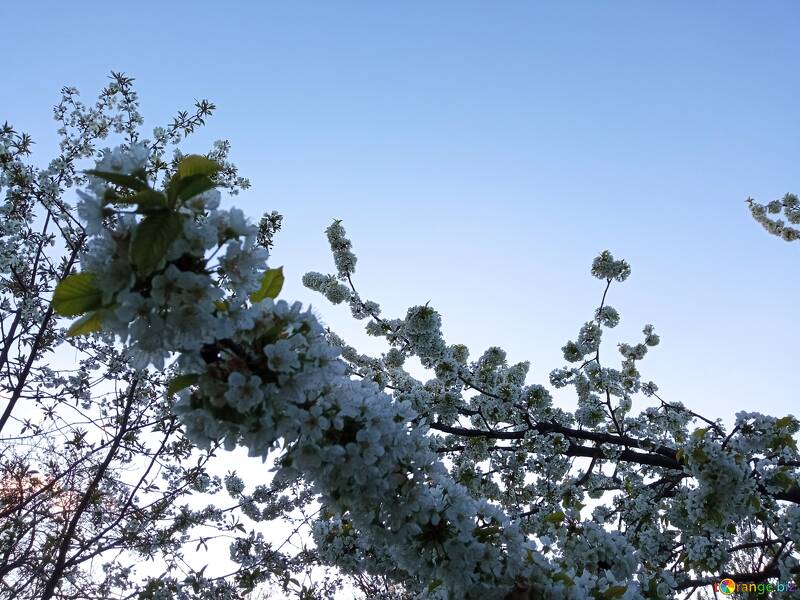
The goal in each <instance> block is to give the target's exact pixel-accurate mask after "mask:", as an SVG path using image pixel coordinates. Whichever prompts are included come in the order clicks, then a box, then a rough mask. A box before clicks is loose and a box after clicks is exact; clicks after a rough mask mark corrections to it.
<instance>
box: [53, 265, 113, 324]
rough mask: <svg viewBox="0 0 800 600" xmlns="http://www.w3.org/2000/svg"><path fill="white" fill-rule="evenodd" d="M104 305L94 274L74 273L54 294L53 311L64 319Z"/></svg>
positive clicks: (66, 278) (62, 281)
mask: <svg viewBox="0 0 800 600" xmlns="http://www.w3.org/2000/svg"><path fill="white" fill-rule="evenodd" d="M101 305H102V294H101V293H100V290H99V289H98V287H97V285H96V283H95V276H94V273H88V272H85V273H74V274H72V275H69V276H68V277H65V278H64V279H62V280H61V281H60V282H59V283H58V285H57V286H56V289H55V291H54V292H53V310H54V311H55V312H56V313H57V314H59V315H61V316H62V317H76V316H78V315H82V314H83V313H85V312H87V311H89V310H95V309H97V308H100V306H101Z"/></svg>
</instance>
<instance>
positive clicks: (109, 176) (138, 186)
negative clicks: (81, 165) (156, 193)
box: [84, 169, 148, 192]
mask: <svg viewBox="0 0 800 600" xmlns="http://www.w3.org/2000/svg"><path fill="white" fill-rule="evenodd" d="M84 173H86V174H87V175H92V176H94V177H97V178H98V179H102V180H103V181H108V182H109V183H113V184H114V185H118V186H120V187H124V188H128V189H129V190H135V191H137V192H138V191H140V190H146V189H147V188H148V186H147V182H146V181H142V180H141V179H139V178H138V177H134V176H133V175H125V174H124V173H112V172H110V171H98V170H97V169H89V170H88V171H84Z"/></svg>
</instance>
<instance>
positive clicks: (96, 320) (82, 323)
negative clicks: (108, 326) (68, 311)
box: [67, 310, 105, 337]
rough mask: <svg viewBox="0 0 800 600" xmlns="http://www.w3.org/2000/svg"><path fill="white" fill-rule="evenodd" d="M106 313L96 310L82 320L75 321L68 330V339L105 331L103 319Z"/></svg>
mask: <svg viewBox="0 0 800 600" xmlns="http://www.w3.org/2000/svg"><path fill="white" fill-rule="evenodd" d="M104 316H105V311H103V310H96V311H93V312H90V313H87V314H85V315H83V316H82V317H81V318H80V319H78V320H77V321H75V322H74V323H73V324H72V325H70V327H69V329H67V337H75V336H76V335H88V334H90V333H94V332H95V331H101V330H102V329H103V317H104Z"/></svg>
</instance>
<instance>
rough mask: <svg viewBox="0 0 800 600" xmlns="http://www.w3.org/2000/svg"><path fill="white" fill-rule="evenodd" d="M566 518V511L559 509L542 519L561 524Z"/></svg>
mask: <svg viewBox="0 0 800 600" xmlns="http://www.w3.org/2000/svg"><path fill="white" fill-rule="evenodd" d="M563 520H564V513H563V512H561V511H557V512H554V513H551V514H549V515H547V516H546V517H545V518H544V519H542V521H544V522H545V523H552V524H553V525H560V524H561V522H562V521H563Z"/></svg>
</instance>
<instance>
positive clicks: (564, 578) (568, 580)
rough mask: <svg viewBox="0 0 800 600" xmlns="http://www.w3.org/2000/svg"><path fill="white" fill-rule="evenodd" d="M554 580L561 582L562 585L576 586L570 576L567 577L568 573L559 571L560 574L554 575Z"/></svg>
mask: <svg viewBox="0 0 800 600" xmlns="http://www.w3.org/2000/svg"><path fill="white" fill-rule="evenodd" d="M553 580H554V581H560V582H562V583H564V584H566V585H568V586H571V585H574V584H575V582H574V581H572V578H571V577H570V576H569V575H567V574H566V573H564V572H563V571H559V572H558V573H556V574H554V575H553Z"/></svg>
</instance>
